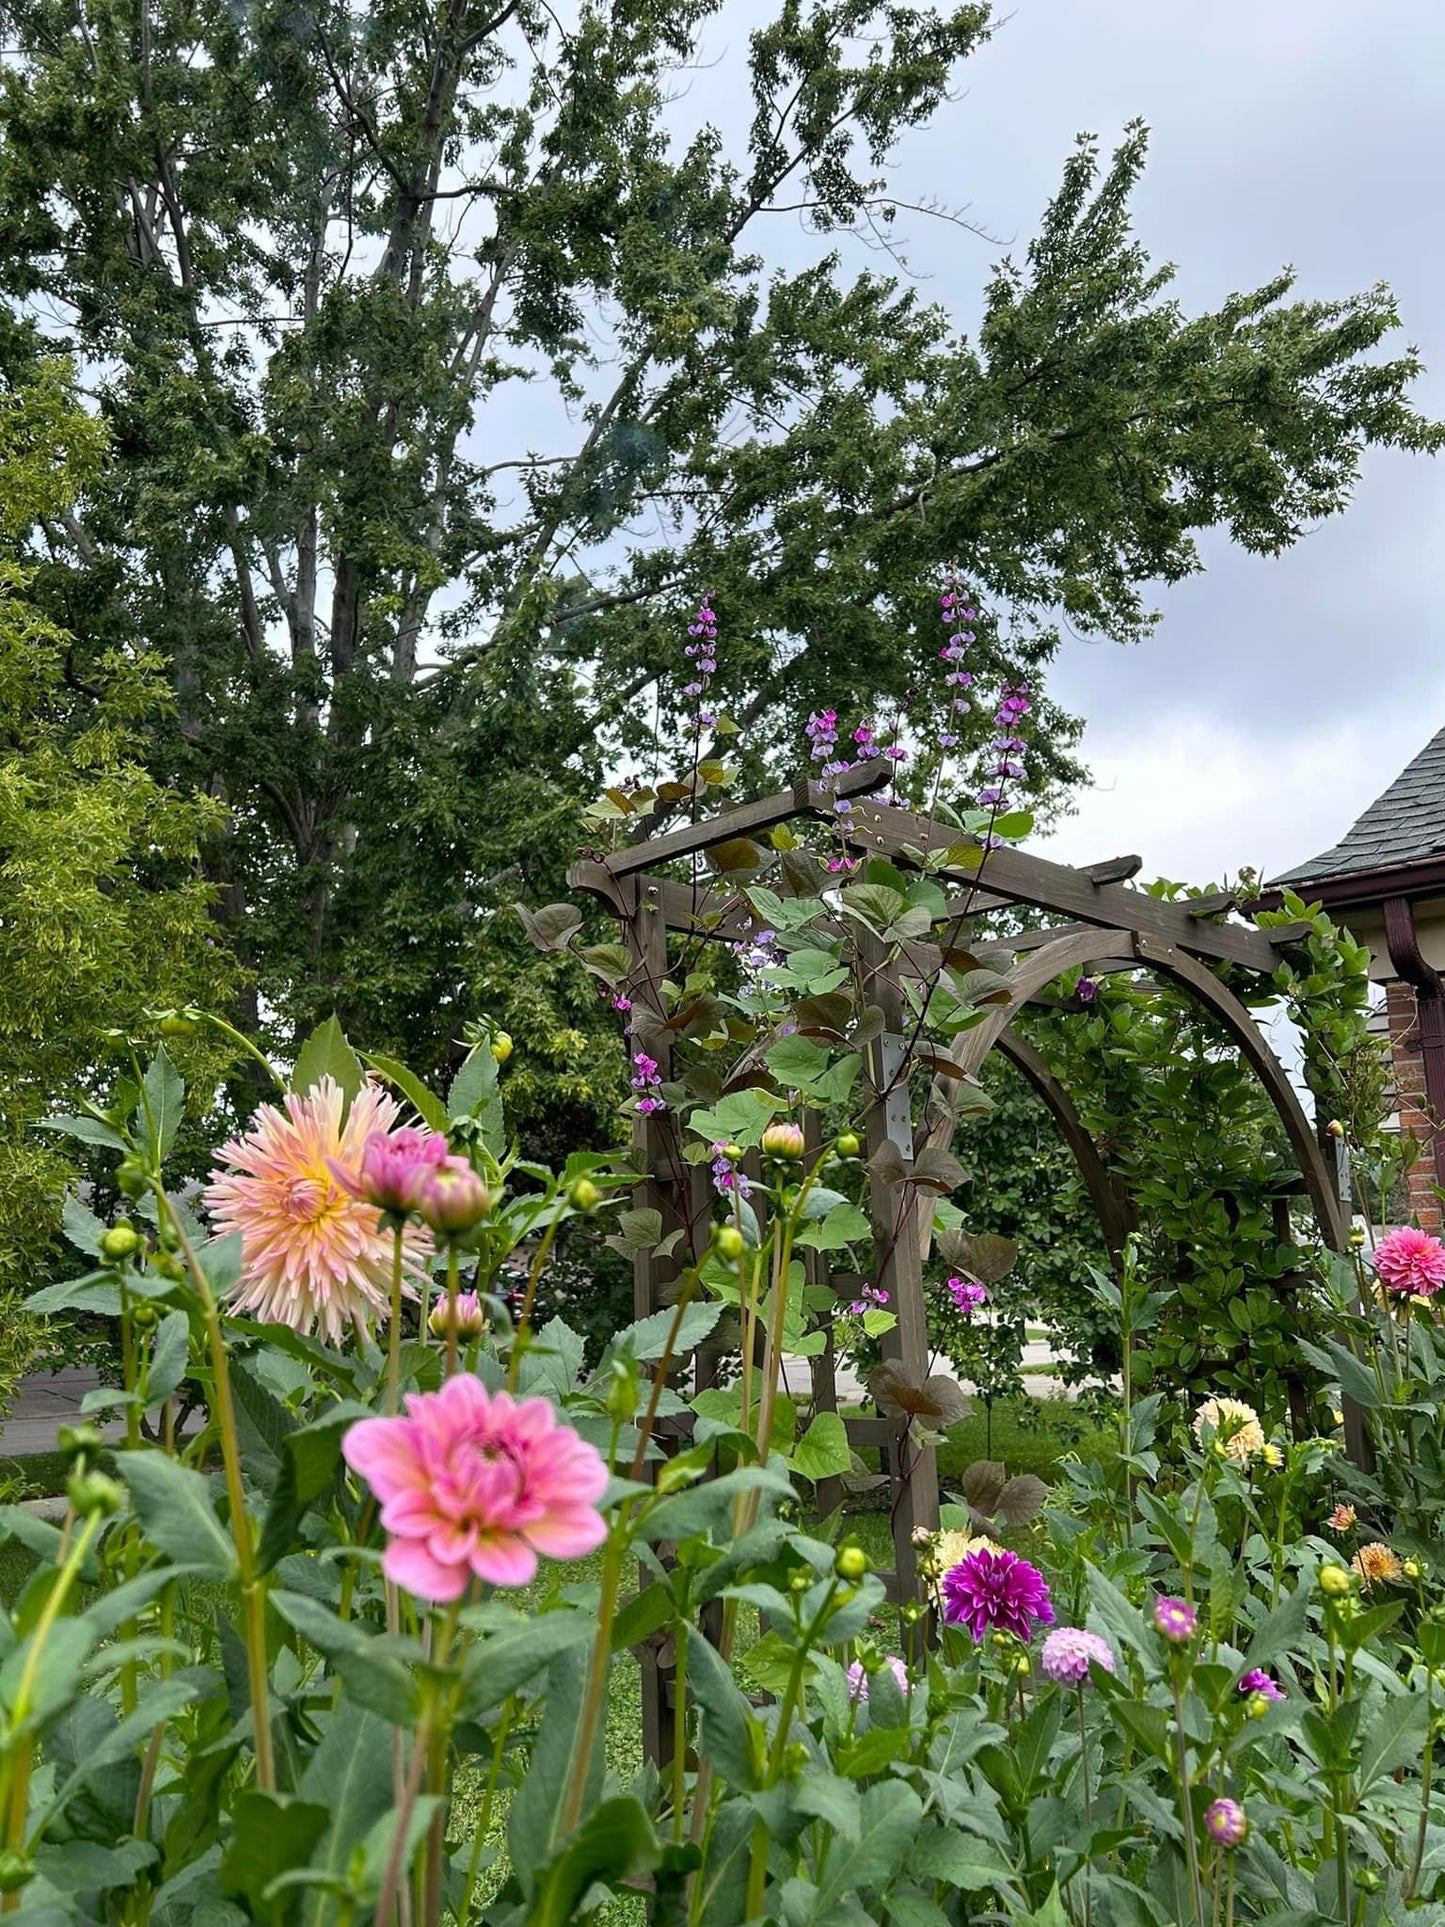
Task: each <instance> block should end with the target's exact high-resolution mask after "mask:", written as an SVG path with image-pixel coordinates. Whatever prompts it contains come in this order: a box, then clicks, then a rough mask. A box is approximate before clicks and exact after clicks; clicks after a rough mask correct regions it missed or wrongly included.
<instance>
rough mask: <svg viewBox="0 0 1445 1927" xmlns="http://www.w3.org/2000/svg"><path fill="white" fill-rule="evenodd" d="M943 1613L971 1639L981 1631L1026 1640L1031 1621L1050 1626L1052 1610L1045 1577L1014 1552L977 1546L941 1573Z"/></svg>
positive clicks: (950, 1623) (982, 1634)
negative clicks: (1013, 1635)
mask: <svg viewBox="0 0 1445 1927" xmlns="http://www.w3.org/2000/svg"><path fill="white" fill-rule="evenodd" d="M943 1616H944V1618H945V1619H946V1620H947V1621H948V1623H949V1625H950V1626H967V1628H968V1629H969V1631H970V1632H971V1633H972V1634H973V1636H974V1639H975V1640H981V1639H982V1638H983V1636H984V1634H985V1633H986V1632H989V1631H1001V1632H1007V1633H1015V1634H1016V1635H1017V1636H1018V1637H1019V1638H1020V1639H1027V1638H1028V1637H1029V1635H1030V1634H1031V1633H1032V1631H1033V1626H1034V1621H1035V1620H1037V1621H1038V1622H1039V1624H1040V1625H1043V1626H1052V1625H1053V1623H1054V1608H1053V1605H1052V1603H1051V1602H1050V1599H1049V1589H1048V1586H1047V1584H1046V1583H1045V1580H1044V1575H1043V1574H1042V1573H1041V1572H1040V1571H1039V1569H1038V1567H1037V1566H1031V1565H1030V1564H1029V1562H1028V1560H1027V1559H1020V1558H1019V1556H1018V1554H1017V1553H1016V1552H1001V1551H999V1550H998V1548H997V1547H993V1546H987V1547H986V1546H980V1547H978V1548H977V1549H976V1550H975V1551H973V1552H970V1553H968V1554H967V1555H966V1556H965V1557H964V1558H963V1559H961V1560H960V1561H959V1563H958V1564H957V1565H956V1566H954V1567H952V1568H951V1569H950V1570H949V1571H948V1572H946V1573H945V1574H944V1575H943Z"/></svg>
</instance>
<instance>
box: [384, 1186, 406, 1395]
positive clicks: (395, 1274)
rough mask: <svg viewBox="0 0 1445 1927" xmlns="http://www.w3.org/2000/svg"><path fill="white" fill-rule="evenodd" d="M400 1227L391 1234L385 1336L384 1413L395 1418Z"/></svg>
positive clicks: (398, 1366) (398, 1390)
mask: <svg viewBox="0 0 1445 1927" xmlns="http://www.w3.org/2000/svg"><path fill="white" fill-rule="evenodd" d="M402 1229H403V1228H402V1226H401V1225H399V1224H397V1225H393V1227H392V1233H391V1325H390V1328H389V1329H388V1331H387V1334H386V1340H387V1343H386V1413H387V1417H388V1418H395V1416H396V1414H397V1412H398V1411H399V1409H400V1407H401V1286H402V1271H401V1261H402Z"/></svg>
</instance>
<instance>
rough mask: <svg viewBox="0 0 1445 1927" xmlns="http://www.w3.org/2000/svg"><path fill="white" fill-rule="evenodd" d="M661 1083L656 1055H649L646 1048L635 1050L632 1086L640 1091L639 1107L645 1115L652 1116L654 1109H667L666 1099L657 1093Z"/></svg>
mask: <svg viewBox="0 0 1445 1927" xmlns="http://www.w3.org/2000/svg"><path fill="white" fill-rule="evenodd" d="M661 1083H662V1079H661V1077H660V1076H659V1075H658V1070H657V1059H656V1058H655V1057H649V1056H648V1054H647V1052H646V1051H645V1050H640V1051H636V1052H634V1054H633V1058H632V1088H633V1090H635V1091H637V1092H638V1093H639V1096H638V1099H637V1109H638V1111H639V1112H640V1113H641V1115H642V1116H643V1117H648V1116H650V1115H651V1113H652V1112H654V1111H665V1110H666V1109H667V1103H666V1101H665V1099H663V1098H661V1097H659V1096H658V1095H657V1089H658V1086H659V1085H660V1084H661Z"/></svg>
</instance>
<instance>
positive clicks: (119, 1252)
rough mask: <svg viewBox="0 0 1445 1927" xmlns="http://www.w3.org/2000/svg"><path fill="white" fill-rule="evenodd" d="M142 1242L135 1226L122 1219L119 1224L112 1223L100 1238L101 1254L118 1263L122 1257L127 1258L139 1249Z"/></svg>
mask: <svg viewBox="0 0 1445 1927" xmlns="http://www.w3.org/2000/svg"><path fill="white" fill-rule="evenodd" d="M142 1243H143V1240H142V1238H141V1235H140V1233H139V1232H138V1231H137V1230H136V1228H135V1226H134V1225H133V1224H127V1223H125V1221H124V1220H122V1221H121V1223H119V1224H113V1225H112V1226H111V1228H110V1230H109V1231H107V1232H106V1233H105V1234H104V1236H103V1237H102V1238H101V1241H100V1252H101V1256H102V1257H103V1258H109V1259H110V1261H111V1263H112V1264H119V1263H120V1261H121V1259H122V1258H129V1257H130V1256H131V1255H132V1253H134V1252H137V1251H139V1250H140V1248H141V1245H142Z"/></svg>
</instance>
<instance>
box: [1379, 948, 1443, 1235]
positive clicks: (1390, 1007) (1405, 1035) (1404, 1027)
mask: <svg viewBox="0 0 1445 1927" xmlns="http://www.w3.org/2000/svg"><path fill="white" fill-rule="evenodd" d="M1385 1011H1386V1017H1387V1021H1388V1023H1389V1029H1390V1055H1391V1057H1392V1059H1393V1060H1394V1067H1395V1112H1396V1115H1397V1116H1398V1118H1399V1120H1400V1129H1401V1130H1402V1131H1404V1132H1406V1133H1407V1134H1408V1135H1409V1136H1410V1137H1413V1138H1414V1139H1415V1140H1416V1142H1417V1143H1418V1144H1419V1146H1420V1155H1419V1157H1418V1158H1417V1159H1416V1161H1415V1164H1414V1166H1413V1168H1412V1169H1411V1171H1410V1173H1409V1175H1408V1177H1407V1179H1406V1183H1407V1185H1408V1187H1409V1194H1410V1214H1411V1216H1412V1217H1413V1218H1414V1220H1415V1222H1416V1223H1417V1224H1419V1225H1420V1226H1421V1228H1422V1229H1423V1230H1425V1231H1435V1232H1438V1231H1440V1230H1441V1229H1442V1224H1441V1218H1442V1213H1441V1206H1440V1200H1439V1199H1438V1198H1437V1197H1436V1196H1435V1186H1436V1184H1438V1183H1439V1178H1438V1176H1437V1174H1436V1169H1435V1148H1436V1141H1437V1135H1438V1133H1439V1131H1440V1130H1441V1128H1442V1127H1439V1126H1437V1125H1435V1124H1433V1123H1432V1122H1431V1120H1430V1117H1429V1115H1428V1107H1427V1105H1426V1101H1425V1062H1424V1059H1423V1058H1422V1057H1421V1055H1420V1026H1419V1020H1418V1017H1417V1014H1416V1010H1415V992H1414V991H1413V990H1412V989H1411V987H1410V985H1409V984H1406V983H1401V982H1400V981H1399V980H1398V979H1395V980H1393V981H1391V982H1389V983H1387V984H1386V986H1385Z"/></svg>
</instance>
